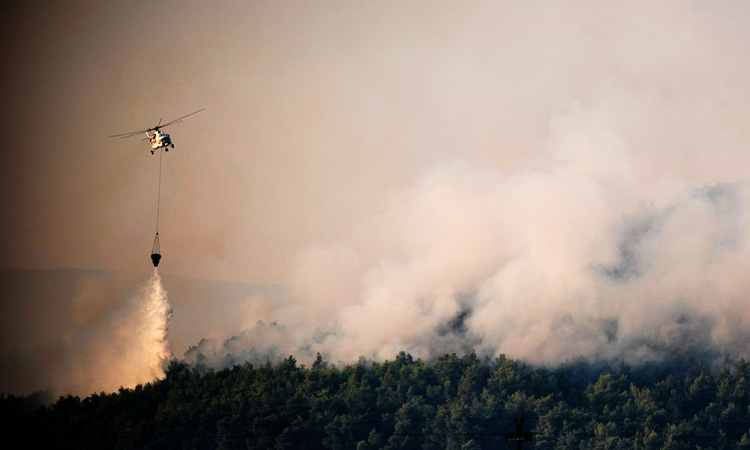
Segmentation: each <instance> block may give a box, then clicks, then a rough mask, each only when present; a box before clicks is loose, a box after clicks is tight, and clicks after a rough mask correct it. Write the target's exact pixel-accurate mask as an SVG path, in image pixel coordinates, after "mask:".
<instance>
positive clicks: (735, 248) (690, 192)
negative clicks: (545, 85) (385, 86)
mask: <svg viewBox="0 0 750 450" xmlns="http://www.w3.org/2000/svg"><path fill="white" fill-rule="evenodd" d="M551 130H552V132H551V139H550V141H549V148H548V149H546V155H548V156H547V158H546V159H543V160H541V161H539V162H538V163H537V164H534V165H533V166H530V167H529V168H528V169H525V170H522V171H519V172H516V173H513V174H510V175H507V174H504V173H501V172H498V171H493V170H488V169H481V168H477V167H473V166H470V165H468V164H464V163H462V162H456V163H453V164H446V165H443V166H440V167H437V168H435V169H433V170H430V171H428V172H426V173H424V174H423V175H422V176H421V178H420V179H419V181H418V182H417V183H416V184H415V185H414V186H412V187H410V188H409V189H406V190H403V191H401V192H398V193H397V194H395V195H394V196H393V198H392V201H391V203H390V205H389V206H388V207H387V209H386V210H385V211H383V212H382V213H381V214H380V215H379V216H377V217H374V218H373V219H372V220H370V221H368V222H366V223H364V224H362V226H360V227H359V228H358V229H357V230H356V231H355V232H353V233H352V234H351V235H349V236H348V237H347V238H346V239H342V240H341V241H340V242H337V243H334V244H332V245H327V246H318V247H313V248H310V249H308V250H307V251H305V252H304V253H302V254H301V255H299V257H298V258H297V260H296V265H295V267H294V269H293V271H292V273H291V277H290V287H291V292H292V294H291V295H292V298H291V302H290V304H289V305H285V306H284V307H282V308H279V309H277V310H276V311H275V312H274V313H273V320H274V321H275V323H274V324H272V325H271V326H268V325H265V324H260V325H259V326H257V327H255V328H254V329H252V330H248V331H247V332H245V333H243V334H240V335H238V336H236V337H234V338H232V339H231V340H230V341H228V342H227V343H225V344H224V345H219V344H217V343H216V342H215V341H206V342H202V343H201V344H200V345H198V346H197V347H195V348H193V349H191V351H190V352H189V353H188V354H187V357H188V361H191V362H198V361H200V362H201V363H203V364H205V365H209V366H211V365H213V366H217V367H219V366H225V365H228V364H232V363H237V362H241V361H242V360H243V359H244V360H247V359H248V357H243V356H242V355H250V356H249V357H250V359H252V360H253V361H256V360H258V359H259V358H260V357H261V356H262V355H263V354H264V351H265V350H268V349H270V350H272V354H271V359H273V358H274V357H278V356H279V355H281V356H283V355H285V354H294V355H295V356H297V357H298V358H299V359H301V361H302V362H309V360H310V358H312V357H314V355H315V352H316V351H319V352H321V353H322V354H323V355H324V356H326V357H328V358H329V359H331V360H333V361H334V362H335V361H347V362H350V361H356V360H357V359H358V358H359V357H360V356H365V357H368V358H392V357H393V356H394V355H395V354H397V352H399V351H401V350H404V351H407V352H410V353H411V354H412V355H414V356H416V357H422V358H428V359H429V358H431V357H435V356H437V355H440V354H442V353H445V352H465V351H469V350H471V349H476V350H477V352H478V353H480V354H482V355H486V356H494V355H497V354H499V353H505V354H507V355H508V356H510V357H514V358H523V359H526V360H529V361H531V362H540V363H558V362H563V361H565V360H568V359H571V358H578V357H586V358H590V359H608V360H624V361H628V362H633V363H637V362H644V361H652V360H658V359H661V358H663V357H665V356H666V355H668V354H670V353H673V352H675V351H680V350H687V351H694V352H701V353H702V354H707V355H710V357H711V358H713V359H714V360H718V361H721V360H723V359H725V358H736V357H740V356H748V355H749V353H748V351H747V350H748V345H749V344H750V333H748V331H747V330H748V329H750V308H748V301H749V300H750V298H749V297H748V294H747V293H748V292H750V289H748V288H750V281H748V278H747V276H746V271H747V270H746V268H747V267H748V262H750V247H748V245H747V239H748V232H750V215H748V211H750V190H749V189H748V188H747V186H746V185H745V184H743V183H741V182H739V180H726V181H727V182H728V183H724V184H714V185H710V186H694V185H692V184H691V183H690V182H687V181H684V180H681V179H680V178H678V177H670V176H668V175H669V174H670V172H669V171H668V170H664V168H663V167H662V168H659V170H656V169H654V168H653V167H651V166H650V164H649V158H648V157H647V156H648V155H644V154H643V153H639V152H637V151H634V149H632V148H630V147H629V146H628V145H627V144H626V143H625V142H624V141H623V140H622V139H620V138H619V137H618V136H617V134H616V133H615V132H613V131H612V129H611V128H610V127H609V126H608V125H607V124H606V123H605V122H604V121H602V120H600V119H599V118H598V117H597V115H596V114H593V113H591V112H589V111H586V110H585V109H584V108H581V107H579V106H576V107H574V108H572V109H571V110H570V111H569V112H568V113H566V114H564V115H561V116H560V117H558V118H556V119H555V120H553V121H552V126H551Z"/></svg>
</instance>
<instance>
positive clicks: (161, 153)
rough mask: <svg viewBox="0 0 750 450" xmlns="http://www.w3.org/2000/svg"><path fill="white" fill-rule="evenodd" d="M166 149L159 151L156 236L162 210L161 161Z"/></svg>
mask: <svg viewBox="0 0 750 450" xmlns="http://www.w3.org/2000/svg"><path fill="white" fill-rule="evenodd" d="M162 156H164V149H159V193H158V195H157V197H156V234H159V209H160V208H161V161H162Z"/></svg>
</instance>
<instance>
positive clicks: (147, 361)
mask: <svg viewBox="0 0 750 450" xmlns="http://www.w3.org/2000/svg"><path fill="white" fill-rule="evenodd" d="M139 307H140V312H141V314H139V315H140V316H141V317H142V318H143V321H142V322H141V323H140V324H138V325H137V326H138V337H139V338H140V339H139V340H140V341H141V344H142V346H143V347H142V348H143V349H144V352H143V366H144V367H145V366H148V368H149V369H150V377H151V378H152V379H153V378H161V377H163V376H164V370H165V369H166V365H167V364H168V363H169V360H170V359H171V358H172V350H171V348H170V346H169V341H168V340H167V331H168V330H169V319H170V318H171V317H172V308H171V306H169V302H168V301H167V291H166V290H165V289H164V286H163V285H162V284H161V277H160V276H159V270H158V269H157V268H156V267H154V272H153V275H152V276H151V279H150V280H149V281H148V283H147V284H146V286H145V287H144V288H143V295H142V298H141V301H140V305H139Z"/></svg>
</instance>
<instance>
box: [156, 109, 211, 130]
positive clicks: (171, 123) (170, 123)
mask: <svg viewBox="0 0 750 450" xmlns="http://www.w3.org/2000/svg"><path fill="white" fill-rule="evenodd" d="M205 109H206V108H203V109H199V110H198V111H195V112H191V113H190V114H188V115H187V116H182V117H180V118H178V119H175V120H173V121H171V122H167V123H165V124H164V125H162V127H166V126H168V125H174V124H175V123H177V122H178V121H180V120H182V119H184V118H185V117H190V116H192V115H193V114H198V113H199V112H201V111H203V110H205Z"/></svg>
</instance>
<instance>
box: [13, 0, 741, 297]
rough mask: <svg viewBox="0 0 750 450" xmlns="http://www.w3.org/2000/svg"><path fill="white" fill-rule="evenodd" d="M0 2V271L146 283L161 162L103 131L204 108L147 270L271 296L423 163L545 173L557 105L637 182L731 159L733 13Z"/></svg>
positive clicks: (709, 174)
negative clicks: (610, 143) (611, 143)
mask: <svg viewBox="0 0 750 450" xmlns="http://www.w3.org/2000/svg"><path fill="white" fill-rule="evenodd" d="M3 9H4V11H3V13H2V19H1V20H2V27H1V28H2V31H0V33H2V58H3V61H6V63H5V64H3V67H2V69H0V70H2V72H0V73H2V83H3V93H4V94H3V106H2V109H3V120H2V121H1V124H0V126H1V127H2V135H3V140H2V144H1V145H2V146H3V152H2V158H3V160H2V171H3V172H2V177H0V178H1V180H2V181H0V182H1V183H2V186H1V187H2V192H3V196H2V209H3V211H4V214H3V219H2V225H3V230H4V232H3V233H2V235H1V236H0V243H1V245H2V247H1V249H2V258H3V259H2V266H4V267H10V268H14V267H29V268H35V267H78V268H105V269H122V268H124V269H129V270H137V269H140V268H141V266H142V265H143V261H146V262H147V261H148V252H149V248H150V244H151V240H152V237H153V232H154V225H155V224H154V222H155V202H156V198H155V197H156V182H157V167H158V160H157V157H151V155H150V154H149V153H148V149H149V144H148V142H143V141H141V140H139V138H137V137H136V138H130V139H126V140H117V139H108V138H107V136H108V135H110V134H115V133H120V132H125V131H130V130H137V129H143V128H146V127H149V126H152V125H154V124H155V123H156V122H157V121H158V120H159V119H160V118H164V119H165V120H170V119H171V118H175V117H179V116H181V115H184V114H187V113H189V112H192V111H194V110H197V109H199V108H204V107H205V108H206V111H204V112H202V113H200V114H198V115H196V116H194V117H191V118H189V119H188V120H186V121H185V122H183V123H181V124H178V125H175V126H174V127H171V128H169V129H167V130H168V132H169V133H171V135H172V137H173V140H174V142H175V144H176V149H175V151H174V152H170V153H168V154H166V155H165V161H164V185H163V189H164V190H163V208H164V209H163V211H162V222H161V235H162V249H163V253H164V255H165V256H164V260H163V263H164V266H163V268H162V270H163V271H165V272H168V273H175V274H181V275H188V276H194V277H201V278H209V279H224V280H233V281H243V282H250V281H252V282H283V281H285V279H286V276H287V273H288V270H289V267H290V260H291V259H292V258H293V257H294V256H295V255H296V254H298V253H299V252H300V251H301V250H303V249H304V248H306V247H308V246H310V245H316V244H326V245H327V244H330V243H332V242H335V241H337V240H339V239H341V238H342V237H343V236H347V235H348V234H349V233H351V232H352V230H353V229H355V228H357V227H358V226H359V224H360V223H361V222H362V221H363V220H367V219H368V218H370V217H372V216H374V215H377V214H379V213H380V212H382V211H383V210H384V209H385V208H386V207H387V205H386V204H387V202H388V201H389V199H390V198H391V197H392V196H393V195H400V192H401V191H402V190H404V189H408V188H409V186H411V185H412V184H413V183H415V182H416V180H418V179H419V178H420V176H421V175H422V174H423V173H424V172H425V171H426V170H429V169H430V168H433V167H436V166H440V165H443V164H452V163H454V162H455V161H462V162H464V163H466V164H470V165H472V166H478V167H491V168H494V169H496V170H498V171H500V173H501V174H502V175H510V174H512V173H514V171H517V170H519V168H522V167H525V166H529V165H535V164H536V165H538V164H545V163H548V162H549V160H548V159H549V158H550V156H549V152H548V149H547V147H548V146H547V145H546V143H547V142H548V141H549V140H550V139H551V136H552V131H551V123H552V122H553V121H554V119H555V118H556V117H559V116H561V115H565V114H566V113H567V111H569V110H570V108H572V107H580V108H582V109H583V110H586V111H592V112H593V113H594V114H597V115H599V116H601V117H602V120H603V121H605V122H606V123H607V126H608V127H611V128H612V129H613V130H614V132H615V133H616V134H617V135H618V138H620V139H622V140H624V141H625V142H626V143H627V144H628V145H629V146H631V147H633V148H634V149H635V151H637V153H638V154H639V155H640V156H642V157H643V158H646V159H647V160H649V161H652V162H653V164H654V165H659V167H662V166H663V165H664V164H669V171H668V173H667V174H665V173H656V174H654V177H653V180H654V181H657V179H663V177H665V176H670V177H675V178H680V179H681V180H683V179H684V180H687V181H690V182H692V184H696V185H702V184H703V183H712V182H715V181H717V180H719V181H726V180H736V179H738V178H741V177H744V173H745V168H746V167H748V166H747V162H748V156H746V154H747V153H748V152H746V151H744V150H745V144H746V142H747V141H748V134H750V125H748V120H747V117H748V115H747V112H748V105H749V104H750V102H749V101H748V100H750V82H749V81H748V79H749V78H748V77H747V73H748V68H750V61H749V58H750V52H748V38H747V31H746V30H747V28H748V27H747V25H748V21H749V20H750V19H749V17H748V16H749V15H750V5H747V4H745V3H741V2H736V3H735V2H733V3H719V4H714V3H711V4H709V3H705V2H659V3H658V4H656V5H654V4H652V2H646V3H644V4H637V3H626V4H618V5H614V4H611V3H602V2H574V3H566V4H561V3H552V4H549V3H533V4H526V3H524V4H521V3H518V2H468V3H466V2H433V1H430V2H348V1H346V2H329V1H312V2H246V1H237V2H218V3H210V4H209V3H206V2H184V1H181V2H128V3H122V2H102V1H90V2H86V1H81V2H72V3H65V4H60V3H57V2H52V3H49V4H44V5H42V4H40V5H29V4H24V3H18V4H17V5H16V6H3ZM616 163H617V162H616V161H613V164H616ZM662 172H663V171H662ZM644 200H648V199H644Z"/></svg>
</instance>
